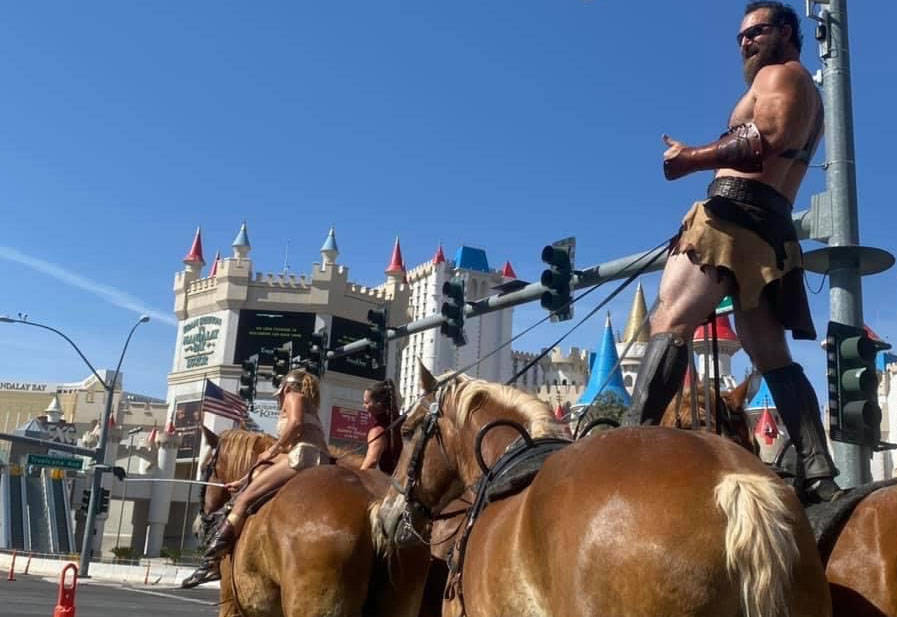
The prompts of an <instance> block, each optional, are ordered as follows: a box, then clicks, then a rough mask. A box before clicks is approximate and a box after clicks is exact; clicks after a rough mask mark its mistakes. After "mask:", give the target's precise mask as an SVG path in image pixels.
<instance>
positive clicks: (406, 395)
mask: <svg viewBox="0 0 897 617" xmlns="http://www.w3.org/2000/svg"><path fill="white" fill-rule="evenodd" d="M398 247H399V244H398V240H396V248H395V249H394V251H393V258H392V261H391V263H390V269H392V270H393V272H394V273H396V274H393V276H397V274H398V263H399V261H400V260H401V255H400V254H399V255H398V256H397V254H396V251H397V250H398ZM390 269H387V276H390ZM406 277H407V281H408V293H409V297H408V298H409V299H408V317H409V319H408V320H409V321H416V320H418V319H423V318H424V317H429V316H431V315H438V314H439V313H440V308H441V306H442V301H443V295H442V286H443V284H444V283H445V282H446V281H448V280H450V279H452V278H459V279H461V280H462V281H463V282H464V300H465V301H466V302H472V301H476V300H479V299H481V298H485V297H486V296H489V295H492V294H493V293H494V290H493V288H494V287H496V286H497V285H500V284H502V283H504V282H507V281H508V280H512V279H516V278H517V277H516V275H515V273H514V270H513V268H512V267H511V264H510V263H505V266H504V268H502V269H501V270H492V269H490V268H489V261H488V259H487V257H486V251H484V250H483V249H479V248H473V247H470V246H461V247H459V248H458V250H457V252H456V253H455V256H454V259H452V260H448V259H446V257H445V253H444V252H443V250H442V246H441V245H440V246H439V247H438V249H437V250H436V253H435V255H434V256H433V258H432V259H431V260H429V261H427V262H425V263H423V264H420V265H418V266H416V267H414V268H412V269H411V270H409V271H407V273H406ZM513 317H514V309H513V308H506V309H502V310H500V311H495V312H492V313H488V314H486V315H481V316H479V317H474V318H472V319H471V318H468V319H465V321H464V334H465V337H466V340H467V343H466V344H465V345H463V346H461V347H456V346H455V344H454V343H453V342H452V341H451V339H448V338H446V337H444V336H442V335H441V334H440V333H439V331H438V330H437V329H430V330H425V331H424V332H417V333H415V334H412V335H411V336H409V337H408V339H407V345H406V346H405V348H404V349H402V350H401V351H400V352H399V353H400V360H399V380H398V382H397V383H398V386H399V392H400V394H401V395H402V399H403V400H404V401H405V404H406V405H409V404H411V402H412V401H414V400H415V399H416V398H417V397H418V396H419V395H420V389H419V383H418V381H419V364H418V361H420V362H422V363H423V365H424V366H426V367H427V369H428V370H429V371H430V372H431V373H433V374H434V375H441V374H443V373H446V372H448V371H452V370H457V369H459V368H463V367H468V366H470V365H471V364H473V363H475V362H476V361H477V360H480V359H482V358H483V356H485V355H486V354H489V353H491V352H493V351H494V350H495V349H496V348H498V347H499V345H501V344H502V343H505V342H506V341H508V340H509V339H510V338H511V326H512V320H513ZM465 372H466V373H467V374H469V375H470V376H472V377H478V378H480V379H486V380H488V381H497V382H504V381H506V380H507V379H509V378H510V377H511V375H512V373H513V372H514V366H513V361H512V354H511V349H510V347H508V346H506V347H504V348H502V349H501V350H499V351H498V352H497V353H494V354H492V355H490V356H489V357H487V358H485V359H483V360H482V361H481V362H480V363H479V364H477V365H476V366H474V367H471V368H470V369H469V370H467V371H465Z"/></svg>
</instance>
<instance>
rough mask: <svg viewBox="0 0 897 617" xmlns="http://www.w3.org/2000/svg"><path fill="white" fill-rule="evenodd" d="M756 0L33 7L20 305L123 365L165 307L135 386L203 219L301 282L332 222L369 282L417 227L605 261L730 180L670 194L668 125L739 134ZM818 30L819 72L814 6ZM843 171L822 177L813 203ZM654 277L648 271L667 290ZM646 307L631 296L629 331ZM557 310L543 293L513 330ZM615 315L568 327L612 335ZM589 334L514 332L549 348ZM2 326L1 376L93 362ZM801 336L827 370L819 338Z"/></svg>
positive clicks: (877, 227) (858, 112) (690, 182)
mask: <svg viewBox="0 0 897 617" xmlns="http://www.w3.org/2000/svg"><path fill="white" fill-rule="evenodd" d="M800 4H801V7H800V8H801V9H802V3H800ZM742 6H743V5H742V3H740V2H719V1H718V0H714V1H711V0H702V1H694V2H688V3H683V2H679V3H669V2H664V3H641V4H635V5H634V4H633V3H629V2H619V1H617V2H611V1H607V0H593V1H591V2H582V1H566V2H558V1H557V0H555V1H551V2H549V1H533V2H529V3H520V2H512V1H510V0H494V1H492V2H489V3H474V2H465V1H461V2H452V3H447V2H442V3H435V2H431V3H411V2H391V1H388V0H385V1H382V2H366V3H362V2H351V3H323V2H292V3H288V2H269V3H265V4H264V5H257V4H256V5H251V4H248V3H244V2H198V1H197V2H189V3H173V2H172V3H164V4H163V3H145V2H144V3H118V2H95V3H88V4H84V3H81V4H62V3H60V4H57V5H53V6H52V7H48V6H47V5H35V4H33V3H14V4H11V5H9V6H7V7H6V9H5V11H4V18H3V20H0V39H2V40H3V53H2V54H0V83H3V86H4V87H3V91H4V94H3V96H2V97H0V204H2V206H0V207H2V212H3V213H4V226H3V231H4V233H3V236H2V238H0V278H2V280H3V282H4V287H3V289H4V291H3V293H2V294H0V314H4V313H5V314H11V315H15V314H16V313H17V312H20V311H21V312H24V313H28V314H29V316H30V318H31V319H32V320H34V321H39V322H42V323H46V324H49V325H52V326H55V327H57V328H59V329H61V330H63V331H65V332H66V333H67V334H68V335H69V336H71V337H72V338H73V339H74V340H75V341H77V342H78V344H79V345H80V346H81V347H82V349H83V350H84V352H85V354H86V355H87V357H88V358H90V359H91V361H92V362H94V364H96V365H97V366H112V365H114V363H115V361H116V360H117V358H118V353H119V350H120V349H121V344H122V342H123V339H124V336H125V334H126V333H127V331H128V329H129V328H130V326H131V324H132V323H134V321H135V320H136V318H137V316H138V315H139V313H140V311H142V310H150V311H152V312H153V313H152V314H153V321H152V322H150V323H149V324H146V325H143V326H141V328H140V329H139V330H138V331H137V334H135V337H134V340H133V341H132V344H131V347H130V349H129V352H128V356H127V358H126V360H125V364H124V371H125V374H126V387H127V388H128V389H129V390H132V391H136V392H142V393H146V394H151V395H156V396H164V393H165V389H166V374H167V372H168V371H169V370H170V368H171V361H172V355H173V346H174V339H175V328H174V327H173V326H172V325H171V321H172V320H171V310H172V305H173V298H172V292H171V288H172V281H173V275H174V273H175V272H176V271H177V270H179V269H181V268H182V264H181V259H182V257H183V256H184V254H185V253H186V252H187V249H188V248H189V244H190V240H191V239H192V234H193V230H194V229H195V227H196V226H197V225H200V226H202V230H203V239H204V244H205V251H206V259H207V261H210V260H211V257H212V255H213V254H214V252H215V250H216V249H221V250H222V251H223V252H225V253H229V246H230V242H231V240H232V239H233V237H234V235H235V234H236V232H237V229H238V227H239V224H240V222H241V221H242V220H243V219H246V220H247V222H248V226H249V232H250V237H251V240H252V244H253V252H252V257H253V260H254V263H255V267H256V269H257V270H260V271H277V270H280V268H281V267H282V265H283V261H284V249H285V247H286V245H287V243H289V247H290V249H289V263H290V265H291V267H292V269H293V270H294V271H296V272H308V271H309V269H310V264H311V262H312V261H314V260H316V259H318V257H319V256H318V252H317V251H318V248H319V247H320V245H321V243H322V242H323V240H324V238H325V236H326V233H327V229H328V227H329V226H330V225H331V224H333V225H335V226H336V233H337V239H338V242H339V246H340V249H341V257H340V261H341V262H342V263H344V264H346V265H348V266H349V267H350V275H351V278H352V279H353V280H356V281H359V282H362V283H367V284H376V283H378V282H380V281H381V280H382V272H383V269H384V268H385V266H386V264H387V261H388V258H389V251H390V248H391V245H392V241H393V238H394V237H395V235H397V234H398V235H399V236H400V237H401V240H402V247H403V251H404V254H405V257H406V260H407V262H408V263H409V264H412V265H413V264H417V263H420V262H422V261H424V260H425V259H428V258H429V257H431V256H432V254H433V252H434V250H435V248H436V245H437V243H438V242H440V241H441V242H443V243H444V245H445V247H446V251H447V252H449V253H451V252H453V251H454V249H455V248H456V247H457V245H458V244H459V243H466V244H469V245H472V246H479V247H483V248H485V249H486V250H487V252H488V256H489V258H490V260H491V264H492V265H493V267H498V266H501V264H502V263H503V262H504V260H505V259H510V260H511V262H512V263H513V265H514V267H515V269H516V270H517V273H518V274H519V275H520V276H521V278H525V279H528V280H534V279H535V278H537V277H538V274H539V271H540V270H541V269H542V264H541V263H540V262H539V253H540V249H541V247H542V245H544V244H545V243H548V242H551V241H553V240H556V239H558V238H562V237H565V236H570V235H575V236H577V241H578V248H577V262H578V264H580V265H581V266H588V265H594V264H597V263H600V262H603V261H606V260H610V259H614V258H617V257H620V256H623V255H627V254H630V253H632V252H635V251H638V250H641V249H645V248H649V247H651V246H654V245H655V244H657V243H658V242H659V241H660V240H661V239H662V238H664V237H665V236H668V235H669V234H671V233H672V231H674V230H675V228H676V226H677V224H678V220H679V219H680V218H681V216H682V214H683V213H684V211H685V210H686V209H687V207H688V205H689V204H690V203H691V202H692V201H693V200H694V199H697V198H699V197H700V196H701V194H702V193H703V190H704V187H705V186H706V183H707V182H708V181H709V175H708V174H697V175H693V176H690V177H687V178H685V179H683V180H680V181H677V182H674V183H669V182H666V181H665V180H664V179H663V175H662V173H661V165H660V161H661V154H662V152H663V149H664V148H663V145H662V143H661V141H660V136H661V134H662V133H664V132H668V133H669V134H670V135H672V136H673V137H675V138H677V139H681V140H683V141H686V142H690V143H703V142H706V141H709V140H711V139H713V138H715V137H716V136H717V135H718V134H719V133H720V132H721V131H722V130H723V128H724V125H725V122H726V118H727V115H728V113H729V111H730V108H731V106H732V105H733V104H734V102H735V100H736V99H737V97H738V96H739V95H740V94H741V92H742V91H743V88H744V84H743V81H742V77H741V70H740V63H739V58H738V50H737V47H736V45H735V34H736V32H737V29H738V24H739V22H740V19H741V11H742ZM895 22H897V3H893V2H877V3H874V10H873V9H872V8H871V4H870V3H851V13H850V28H851V31H850V34H851V56H852V78H853V96H854V112H855V123H856V146H857V156H856V158H857V172H858V184H859V198H860V225H861V228H860V233H861V239H862V241H863V243H864V244H867V245H871V246H878V247H882V248H885V249H888V250H890V251H892V252H893V251H895V240H894V232H895V228H897V226H895V224H894V222H893V219H894V216H893V214H892V204H891V202H892V201H893V197H889V193H888V189H889V188H891V186H890V184H889V180H890V179H891V177H892V176H893V161H892V160H891V159H892V155H891V153H892V152H893V148H894V144H895V143H897V128H895V124H894V122H893V119H892V113H893V112H892V110H893V107H894V101H895V100H897V82H895V80H894V79H892V78H890V77H889V76H893V74H894V73H893V71H894V60H895V58H894V50H893V46H892V44H891V42H890V41H891V38H892V37H891V34H892V28H893V24H894V23H895ZM804 32H805V38H807V39H809V40H807V41H806V42H805V49H804V54H803V58H804V61H805V63H806V64H807V65H808V66H809V67H810V68H811V69H812V70H815V69H816V68H818V67H819V61H818V59H817V55H816V45H815V43H814V41H813V40H812V36H810V34H811V32H812V23H811V22H809V21H808V20H805V21H804ZM822 160H823V149H822V148H820V152H819V153H818V154H817V157H816V162H817V163H818V162H821V161H822ZM823 187H824V176H823V172H822V171H821V170H820V169H812V170H810V172H809V174H808V177H807V180H806V181H805V183H804V187H803V189H802V191H801V194H800V196H799V198H798V200H797V203H796V208H797V209H804V208H806V207H808V204H809V196H810V195H811V194H813V193H815V192H818V191H820V190H821V189H822V188H823ZM890 194H891V195H892V193H890ZM811 246H812V245H807V248H810V247H811ZM894 277H895V271H894V270H892V271H889V272H886V273H884V274H880V275H877V276H875V277H870V278H867V279H865V281H864V293H865V315H866V320H867V322H868V323H869V324H870V325H871V326H872V327H873V328H874V329H875V330H876V331H877V332H878V333H879V334H880V335H881V336H882V337H884V338H886V339H888V340H891V341H893V340H894V339H895V336H897V310H895V307H894V294H893V288H894ZM657 280H658V277H657V275H651V276H647V277H645V280H644V283H645V286H646V294H647V296H648V301H649V302H652V301H653V299H654V296H655V292H656V291H655V290H656V285H657ZM809 284H810V286H811V287H813V289H816V288H818V287H819V286H820V285H821V284H822V292H821V293H819V294H818V295H815V296H812V305H813V309H814V315H815V317H816V320H817V328H818V329H819V330H821V331H822V330H824V327H825V322H826V321H827V319H828V306H827V302H828V285H827V283H825V284H823V282H822V281H821V280H820V278H819V277H818V276H816V275H810V276H809ZM609 289H610V288H608V289H607V291H609ZM603 293H606V291H605V292H601V291H599V292H596V293H594V294H592V295H591V296H590V298H589V301H588V302H587V303H586V304H587V305H589V306H591V305H593V304H594V303H595V302H597V301H598V300H599V299H600V297H601V296H602V295H603ZM631 297H632V296H631V294H630V293H624V294H623V295H622V296H621V298H620V299H619V300H618V301H616V302H614V303H613V304H612V305H611V309H612V311H613V319H614V324H615V327H617V328H620V329H622V328H623V326H624V325H625V316H626V313H627V311H628V309H629V304H630V302H631ZM585 310H587V307H582V308H580V307H578V308H577V312H578V314H579V315H582V314H584V312H585ZM542 315H543V313H542V311H541V310H540V309H538V308H537V307H536V306H528V307H523V308H520V309H518V310H517V324H516V327H517V328H518V329H520V328H522V327H524V326H525V325H528V324H529V323H531V322H532V321H535V320H536V319H538V318H539V317H541V316H542ZM166 316H167V319H166ZM166 321H168V323H166ZM603 321H604V320H603V319H602V318H596V319H593V320H592V321H590V322H589V323H587V324H586V325H584V326H583V327H582V328H581V329H580V330H579V331H577V332H576V333H574V334H573V335H572V336H571V337H570V339H569V341H570V342H571V344H577V345H580V346H593V345H594V344H596V343H597V342H598V341H599V340H600V335H601V330H602V328H603ZM566 327H567V326H566V325H565V324H557V325H546V326H543V327H542V328H539V329H538V330H536V331H535V332H534V333H532V334H531V335H528V336H527V337H526V338H525V339H523V340H522V341H521V342H520V344H518V345H517V347H518V348H523V349H529V350H537V349H539V348H540V347H541V346H542V345H544V344H547V343H548V342H549V341H551V340H552V339H554V338H555V337H557V336H559V335H560V334H561V333H562V332H564V331H565V328H566ZM0 328H2V330H0V349H2V353H0V376H2V377H3V378H4V379H7V378H12V379H28V380H45V381H65V380H74V379H79V378H81V377H83V376H84V375H86V369H85V368H84V367H83V366H82V365H81V362H80V360H79V359H78V358H77V356H76V355H75V354H74V352H72V351H71V350H70V349H68V348H67V347H65V346H64V342H63V341H61V339H58V338H56V337H54V336H53V335H52V334H50V333H46V332H43V331H40V330H38V329H36V328H27V327H23V326H13V325H8V324H7V325H3V324H0ZM794 352H795V356H796V357H797V358H798V359H799V360H801V361H802V362H803V363H804V364H805V365H806V366H807V368H808V372H810V373H811V377H812V379H813V381H814V382H815V383H817V384H821V383H822V380H823V374H822V371H823V358H822V352H821V351H820V349H819V347H818V345H817V344H815V343H800V344H798V345H796V346H795V347H794ZM741 355H742V360H741V361H740V362H736V367H737V368H736V370H741V367H743V366H744V358H743V354H741Z"/></svg>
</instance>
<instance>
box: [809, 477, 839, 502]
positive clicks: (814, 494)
mask: <svg viewBox="0 0 897 617" xmlns="http://www.w3.org/2000/svg"><path fill="white" fill-rule="evenodd" d="M846 493H847V491H846V490H844V489H842V488H841V487H840V486H838V485H837V484H836V483H835V481H834V480H832V479H831V478H815V479H813V480H808V481H807V484H806V485H805V486H804V494H805V495H806V496H807V499H808V500H809V501H810V502H811V503H831V502H833V501H836V500H838V499H840V498H841V497H842V496H843V495H844V494H846Z"/></svg>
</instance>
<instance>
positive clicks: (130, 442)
mask: <svg viewBox="0 0 897 617" xmlns="http://www.w3.org/2000/svg"><path fill="white" fill-rule="evenodd" d="M141 430H143V429H142V427H139V426H136V427H134V428H132V429H131V430H130V431H128V462H127V464H126V465H125V476H127V475H128V474H130V473H131V457H132V456H133V455H134V435H136V434H137V433H139V432H140V431H141ZM123 484H124V486H122V489H121V509H120V510H119V511H118V531H117V532H116V533H115V547H116V548H118V545H119V542H120V541H121V521H122V519H123V518H124V517H125V497H127V495H128V483H127V482H124V483H123Z"/></svg>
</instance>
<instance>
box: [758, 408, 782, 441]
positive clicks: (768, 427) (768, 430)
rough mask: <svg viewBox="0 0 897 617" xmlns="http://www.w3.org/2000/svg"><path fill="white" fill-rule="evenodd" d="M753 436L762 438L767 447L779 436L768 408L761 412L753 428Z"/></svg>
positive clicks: (777, 428)
mask: <svg viewBox="0 0 897 617" xmlns="http://www.w3.org/2000/svg"><path fill="white" fill-rule="evenodd" d="M754 434H755V435H758V436H760V437H762V438H763V440H764V441H765V442H766V445H767V446H771V445H772V442H773V441H775V439H776V437H778V436H779V427H778V425H776V420H775V418H773V417H772V414H771V413H769V408H766V409H764V410H763V413H762V414H760V419H759V420H757V425H756V426H755V427H754Z"/></svg>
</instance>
